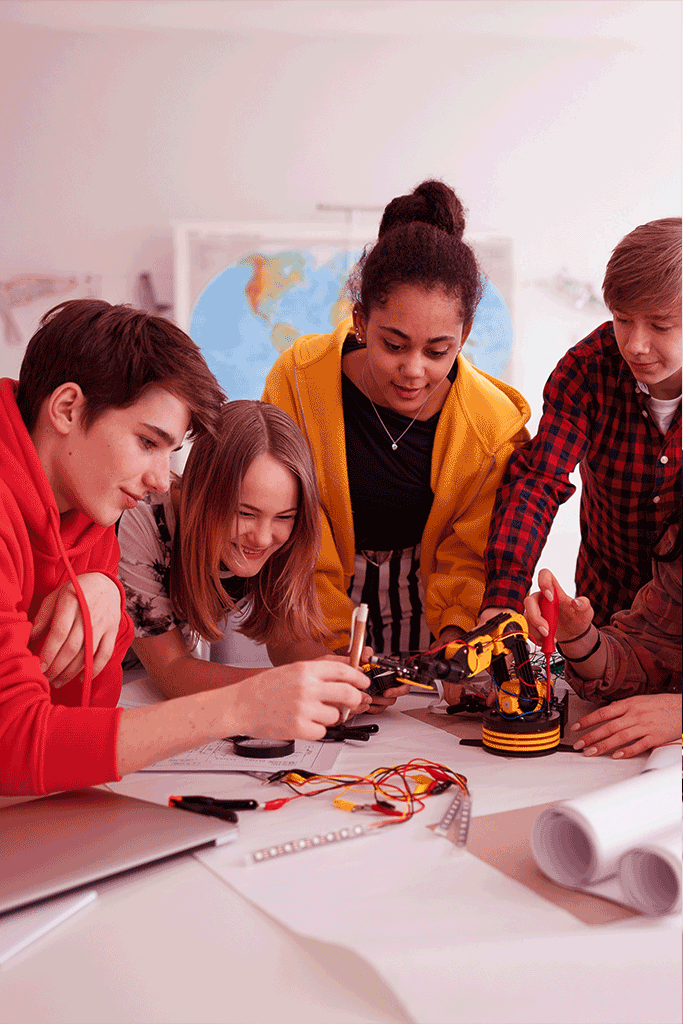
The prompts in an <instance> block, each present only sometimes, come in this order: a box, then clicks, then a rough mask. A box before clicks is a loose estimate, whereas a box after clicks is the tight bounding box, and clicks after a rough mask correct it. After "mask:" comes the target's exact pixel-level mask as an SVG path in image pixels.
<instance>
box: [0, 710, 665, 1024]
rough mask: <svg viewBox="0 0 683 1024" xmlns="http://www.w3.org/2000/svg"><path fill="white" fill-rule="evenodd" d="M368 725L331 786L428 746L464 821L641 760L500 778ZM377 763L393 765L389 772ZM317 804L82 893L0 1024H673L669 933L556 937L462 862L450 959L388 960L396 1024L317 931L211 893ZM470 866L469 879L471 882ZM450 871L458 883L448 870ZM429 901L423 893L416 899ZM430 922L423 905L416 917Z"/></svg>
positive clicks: (27, 964) (313, 822)
mask: <svg viewBox="0 0 683 1024" xmlns="http://www.w3.org/2000/svg"><path fill="white" fill-rule="evenodd" d="M425 703H426V701H425V699H424V698H416V697H413V696H409V697H407V698H403V699H402V702H401V705H402V706H403V707H411V706H413V707H414V706H416V705H419V706H425ZM377 721H378V723H379V724H380V733H379V734H378V735H377V736H376V737H373V739H372V740H371V741H370V742H369V743H368V744H364V745H362V747H361V745H360V744H354V745H353V747H351V746H350V745H349V746H346V745H345V748H344V750H343V751H342V753H341V755H340V758H339V760H338V761H337V765H336V768H335V770H337V771H351V772H357V771H361V770H368V769H369V768H374V767H378V766H379V765H380V764H387V763H389V764H392V763H397V762H398V761H400V760H403V759H405V753H404V751H402V750H400V749H399V748H400V744H397V739H396V737H399V736H401V737H405V738H407V743H408V745H409V742H410V738H411V737H413V736H414V737H415V738H416V739H418V738H419V747H420V749H416V750H414V752H413V753H414V756H423V757H427V758H430V757H432V753H431V751H430V749H424V747H425V746H426V745H427V746H428V745H429V738H430V737H433V741H434V749H435V750H437V752H438V753H439V754H440V756H437V757H435V758H434V759H436V760H443V761H445V763H448V764H450V765H451V767H453V768H455V769H456V770H459V771H464V772H465V774H467V775H468V778H469V780H470V785H471V788H472V789H473V791H474V813H475V814H486V813H492V812H495V811H498V810H506V809H511V808H514V807H523V806H531V805H534V804H537V803H543V802H545V801H548V800H556V799H564V798H567V797H571V796H573V795H576V794H578V793H580V792H585V791H587V790H589V789H595V788H599V787H600V786H604V785H608V784H609V783H610V781H615V782H616V781H619V780H620V779H623V778H628V777H629V776H630V775H631V774H634V773H635V772H637V771H640V770H641V769H642V766H643V764H644V760H645V758H644V757H641V758H636V759H633V761H630V762H624V761H621V762H611V761H610V760H609V759H605V758H600V759H588V758H584V757H582V756H581V755H578V754H576V755H575V754H555V755H552V756H550V757H547V758H540V759H531V760H519V761H514V762H512V761H509V760H507V759H503V758H496V757H492V756H491V755H489V754H487V753H485V752H484V751H482V750H478V749H476V748H462V747H458V746H457V745H455V744H453V747H452V754H451V756H450V757H449V759H448V760H446V759H445V758H444V757H443V756H441V751H442V750H443V749H444V742H446V743H449V744H450V743H452V742H453V741H452V738H451V737H449V736H448V735H447V734H446V733H444V732H443V731H442V730H438V729H433V728H431V727H428V726H425V725H424V724H423V723H420V722H416V721H415V720H414V719H413V718H410V717H407V716H405V715H402V714H401V713H400V712H399V711H398V710H392V711H390V712H389V713H388V715H387V716H382V717H380V718H378V719H377ZM383 722H384V728H382V725H383ZM473 728H475V730H476V727H474V726H473V723H472V722H469V723H467V725H463V732H464V733H467V734H471V732H472V729H473ZM425 730H427V731H425ZM437 737H438V739H437ZM392 751H393V752H394V753H396V754H398V755H399V756H397V757H395V758H394V759H393V760H391V754H392ZM111 788H112V789H114V790H116V791H117V792H122V793H128V794H130V795H133V796H137V797H140V798H143V799H152V800H157V801H159V802H163V803H165V802H166V800H167V798H168V796H169V795H170V794H171V793H190V792H202V793H206V794H211V795H226V796H227V795H230V796H257V797H258V798H261V799H264V793H267V798H271V797H274V796H275V795H281V791H280V790H277V791H276V792H274V791H273V790H275V789H276V787H272V786H271V787H270V788H269V789H268V790H267V791H266V790H265V787H264V788H261V787H260V784H259V783H258V782H256V780H254V779H251V778H249V777H246V776H234V775H230V776H225V775H211V776H207V775H196V774H193V775H179V774H173V775H149V774H140V773H139V774H137V775H133V776H128V777H127V778H126V779H124V780H122V782H120V783H116V784H113V785H112V786H111ZM282 795H284V794H282ZM318 799H322V800H327V798H317V799H316V800H310V801H304V800H300V801H297V802H296V803H295V804H293V805H289V807H288V808H284V809H283V810H282V811H280V812H273V813H272V815H269V814H266V813H265V812H260V811H257V812H245V813H243V814H241V815H240V830H241V836H240V839H239V840H238V842H237V843H236V844H234V846H231V847H229V848H224V850H223V851H222V852H219V851H216V858H217V860H216V867H215V869H214V868H212V865H211V863H210V861H211V857H203V856H202V861H200V860H198V859H197V858H196V857H194V856H192V855H190V854H185V855H181V856H179V857H176V858H173V859H172V860H170V861H166V862H163V863H159V864H154V865H150V866H148V867H146V868H141V869H138V870H137V871H135V872H132V873H129V874H127V875H124V876H118V877H116V878H112V879H109V880H106V881H104V882H100V883H98V884H97V885H96V886H95V888H96V889H97V891H98V894H99V898H98V899H97V900H96V901H95V902H94V903H92V904H91V905H90V906H88V907H87V908H85V909H84V910H83V911H81V912H80V913H78V914H77V915H75V916H74V917H73V918H71V919H70V920H69V921H67V922H65V923H64V925H62V926H60V927H59V928H58V929H56V930H55V931H54V932H52V933H50V934H48V935H46V936H45V937H44V938H42V939H40V940H38V941H37V942H36V943H34V944H33V945H32V946H30V947H28V948H27V949H26V950H25V951H23V952H22V953H19V954H18V955H17V956H16V957H14V958H13V959H12V960H11V961H10V962H9V963H8V964H7V965H6V966H5V968H4V969H2V970H0V1021H2V1022H3V1024H48V1022H55V1024H56V1022H65V1024H77V1022H88V1024H98V1022H103V1024H104V1022H111V1024H128V1022H130V1024H134V1022H143V1021H144V1022H147V1021H149V1022H182V1024H184V1022H188V1024H189V1022H195V1021H196V1022H202V1024H209V1022H213V1021H216V1022H223V1024H289V1022H291V1024H308V1022H311V1024H356V1022H358V1024H374V1022H377V1024H380V1022H388V1024H403V1022H410V1021H415V1020H417V1021H421V1022H424V1024H435V1022H436V1021H446V1022H448V1024H451V1022H453V1024H455V1022H459V1021H463V1022H468V1024H489V1022H490V1024H514V1022H517V1021H519V1022H520V1024H532V1022H535V1021H538V1022H539V1024H564V1022H566V1024H583V1022H585V1024H640V1022H643V1024H669V1022H676V1024H678V1022H679V1021H680V1019H681V1001H680V919H678V918H667V919H657V920H654V921H653V920H649V919H646V918H642V917H637V918H633V919H631V920H629V921H627V922H625V923H622V924H616V925H609V926H602V927H598V926H593V927H590V926H587V925H583V924H581V923H580V922H578V921H575V920H574V919H572V921H571V923H569V922H567V923H565V922H564V919H562V921H561V924H562V926H561V927H559V928H558V929H555V928H554V926H553V925H552V923H550V922H551V917H550V916H548V915H546V914H545V907H546V906H547V907H549V906H550V905H549V904H548V905H546V904H545V901H542V903H543V906H541V905H540V904H538V903H537V902H535V901H538V898H537V897H535V896H533V894H529V900H528V902H527V903H525V902H524V900H522V901H520V887H518V886H517V884H516V883H514V882H512V881H511V880H509V879H506V878H505V877H504V876H503V875H501V874H500V873H499V872H496V871H495V870H494V869H493V868H489V867H488V866H486V865H480V862H478V861H476V859H475V858H471V865H470V866H469V867H468V870H469V869H470V868H471V871H470V874H468V875H467V877H471V878H473V879H477V880H478V881H477V882H476V883H472V884H471V885H463V887H462V892H458V903H457V905H456V909H455V910H454V914H453V935H454V937H457V938H454V941H453V945H452V947H451V946H449V945H447V944H445V943H440V944H439V945H438V947H437V948H432V949H430V950H424V949H415V950H414V951H411V954H410V956H409V957H406V958H405V965H404V964H403V963H402V962H401V960H400V959H399V960H397V961H396V962H395V963H394V964H393V967H394V968H395V969H396V970H397V971H398V975H397V976H399V977H404V976H405V972H407V971H409V972H410V977H411V978H412V979H413V982H414V984H413V988H414V990H415V998H414V999H413V1000H412V1003H411V1009H410V1010H409V1009H407V1002H408V1000H406V999H403V998H401V997H399V996H398V995H397V994H395V991H394V990H393V989H392V988H391V987H390V986H389V984H388V983H387V982H386V981H385V980H383V978H382V976H381V974H382V973H383V974H384V977H385V978H386V977H389V976H390V974H391V970H390V969H389V970H388V972H387V971H386V970H383V971H382V972H380V971H378V970H376V969H375V967H374V966H372V964H371V962H370V961H369V960H368V959H366V958H364V957H363V956H361V955H359V954H358V953H357V952H354V951H353V950H352V949H350V948H349V947H348V945H345V944H344V943H343V942H341V941H340V940H339V934H340V932H339V928H340V927H341V925H338V924H336V923H335V924H331V925H330V928H329V935H326V934H325V929H324V928H323V929H322V930H321V929H320V928H318V929H317V931H316V929H309V930H308V933H305V929H304V930H303V931H301V932H298V931H295V930H293V929H292V928H289V927H286V926H285V925H283V924H282V923H280V922H279V921H278V920H277V919H276V917H274V916H272V915H271V914H268V913H265V912H264V911H263V910H261V909H259V908H258V907H257V906H256V905H255V904H254V902H253V901H252V900H250V899H247V898H245V897H244V896H242V895H240V894H239V893H238V892H237V891H236V889H235V888H234V887H233V886H232V885H231V884H229V882H227V881H226V880H225V878H224V877H219V876H220V871H221V863H227V861H225V858H228V859H229V861H230V863H231V864H234V863H238V862H239V860H240V858H243V857H244V855H246V854H247V853H248V852H249V851H250V850H253V849H255V848H258V847H260V846H262V845H264V841H263V839H264V836H267V837H268V838H269V839H270V840H271V841H272V842H279V841H284V840H286V839H292V838H295V837H297V836H299V835H302V834H310V833H313V832H316V831H319V830H320V828H321V827H322V828H324V827H328V826H329V821H330V817H329V815H330V813H331V812H330V808H329V801H328V802H327V804H326V805H325V807H323V806H322V804H320V803H318V802H317V800H318ZM449 799H450V798H449V795H448V793H446V794H444V795H443V796H442V797H438V798H434V799H433V800H431V801H429V802H428V805H427V807H428V809H427V811H425V812H423V814H422V815H420V816H418V817H416V818H415V819H413V821H412V822H409V823H407V824H406V826H405V828H406V829H414V830H415V833H414V834H415V836H416V837H418V838H420V837H422V838H424V827H425V826H426V825H427V824H428V823H430V822H434V821H436V820H438V818H439V817H440V814H441V813H443V810H445V807H446V806H447V805H448V802H449ZM303 805H305V807H304V806H303ZM430 805H433V807H432V806H430ZM290 808H291V809H294V808H296V814H294V813H292V814H291V815H288V811H289V810H290ZM333 813H335V814H338V815H339V816H340V818H343V820H341V821H337V825H338V827H341V825H343V824H348V823H349V821H350V820H351V819H350V817H348V816H346V815H343V814H342V812H336V811H334V812H333ZM420 818H421V819H424V820H423V821H420V820H419V819H420ZM403 828H404V826H397V831H396V833H395V834H396V837H397V840H396V841H397V848H398V846H400V843H399V842H398V837H399V832H398V830H399V829H403ZM420 829H421V830H423V831H422V832H420V831H419V830H420ZM264 830H265V831H264ZM392 831H393V830H392V829H387V830H383V833H384V834H383V835H382V840H381V841H382V843H383V845H384V847H385V848H388V847H389V846H390V845H391V843H390V837H391V833H392ZM402 835H403V838H402V839H401V840H400V842H403V843H405V842H406V841H407V839H406V837H407V835H408V833H407V832H405V833H403V834H402ZM376 842H379V840H370V839H367V840H366V839H360V840H357V841H355V843H356V844H357V846H356V850H359V849H360V847H361V846H362V847H363V848H364V849H365V850H367V851H368V855H369V856H372V855H373V853H372V851H373V844H374V843H376ZM442 842H443V843H446V840H443V841H442ZM349 849H350V847H349ZM374 849H376V847H375V848H374ZM329 852H330V853H331V852H332V851H329ZM219 853H220V857H223V858H224V860H223V862H221V861H220V858H219ZM318 856H321V857H322V856H324V854H323V853H318V852H317V851H312V852H310V853H302V854H298V855H296V859H297V865H296V868H294V867H292V868H291V869H290V870H291V871H292V872H295V873H294V874H293V875H291V878H292V879H296V880H297V882H298V884H300V887H301V899H302V901H305V900H306V897H307V887H306V880H307V874H308V872H309V871H310V868H311V862H310V861H309V862H308V864H307V860H306V858H316V857H318ZM355 856H356V857H358V853H356V854H355ZM465 856H466V857H470V855H469V854H466V855H465ZM292 863H293V861H292ZM361 863H362V858H361ZM477 865H480V869H479V868H477V869H476V870H475V868H476V866H477ZM271 867H273V868H274V867H275V865H258V866H255V867H253V868H251V869H249V870H251V871H252V872H256V873H258V872H259V871H268V870H269V869H270V868H271ZM230 870H231V869H229V870H228V871H227V875H228V876H229V874H230ZM458 870H463V869H462V865H461V866H460V867H459V869H458ZM361 871H362V868H361ZM477 871H478V873H477ZM482 872H483V873H482ZM486 872H488V874H486ZM224 873H225V872H224ZM258 877H259V876H258V874H253V875H252V876H251V884H252V885H253V884H256V885H257V888H258V884H257V883H258ZM463 877H464V876H463ZM254 880H256V882H255V881H254ZM418 881H419V880H418ZM311 891H312V890H311ZM359 891H362V886H359ZM433 895H434V894H433V890H432V892H431V897H432V898H433ZM532 897H533V898H532ZM351 898H352V897H351V896H349V897H348V898H347V902H348V901H349V900H350V899H351ZM339 899H340V901H344V899H345V894H344V892H343V891H340V892H339ZM428 906H429V899H427V892H426V890H425V908H427V907H428ZM515 906H520V907H522V910H521V911H519V912H518V913H517V915H516V916H515V915H513V914H512V909H513V907H515ZM525 906H526V907H527V909H528V914H527V915H525V912H524V907H525ZM426 912H427V913H428V911H426ZM506 914H507V915H508V918H509V919H510V920H511V921H514V922H516V924H515V925H514V926H512V927H511V926H510V925H507V924H504V922H505V921H506V920H507V918H506ZM558 914H559V911H558ZM477 915H479V916H477ZM568 916H569V915H567V917H568ZM553 920H554V919H553ZM558 921H560V918H558ZM424 926H425V923H424V921H423V922H422V927H423V928H424ZM311 935H314V937H311ZM397 955H398V954H397ZM383 966H386V965H383ZM391 966H392V965H389V968H391ZM404 968H405V970H404ZM438 972H442V973H441V974H439V973H438ZM440 977H442V978H444V979H447V981H448V986H450V988H445V987H444V989H443V991H441V992H440V997H441V998H440V1001H439V999H438V998H436V996H435V998H434V1001H433V1003H430V998H429V993H430V985H433V979H434V978H436V979H437V980H438V979H439V978H440ZM422 979H423V980H424V984H421V980H422ZM445 984H446V983H445V982H444V985H445ZM395 987H396V986H394V988H395ZM437 987H439V986H437ZM449 992H452V993H453V998H452V1000H449V1001H447V1002H446V1008H445V1009H444V998H445V993H449ZM451 1008H452V1009H451ZM432 1013H433V1016H432ZM451 1013H452V1015H451Z"/></svg>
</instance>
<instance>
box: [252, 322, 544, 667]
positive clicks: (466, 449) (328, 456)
mask: <svg viewBox="0 0 683 1024" xmlns="http://www.w3.org/2000/svg"><path fill="white" fill-rule="evenodd" d="M352 329H353V328H352V322H351V319H350V318H349V319H347V320H344V321H342V323H341V324H339V326H338V327H337V329H336V330H335V331H334V332H333V333H332V334H309V335H304V336H303V337H301V338H298V339H297V340H296V341H295V342H294V344H293V345H292V347H291V348H289V349H287V350H286V351H285V352H283V353H282V355H281V356H280V357H279V358H278V360H277V362H276V363H275V365H274V366H273V368H272V370H271V371H270V373H269V374H268V377H267V379H266V387H265V390H264V392H263V401H264V402H270V403H271V404H272V405H277V406H279V407H280V408H281V409H283V410H284V411H285V412H287V413H289V415H290V416H291V417H292V419H293V420H295V422H296V423H298V425H299V426H300V428H301V430H302V431H303V433H304V435H305V436H306V438H307V439H308V443H309V445H310V448H311V451H312V453H313V461H314V463H315V469H316V474H317V477H318V485H319V487H320V500H321V504H322V516H321V519H322V544H321V548H320V552H319V555H318V562H317V565H316V587H317V591H318V597H319V599H320V604H321V606H322V610H323V614H324V615H325V617H326V619H327V622H328V625H329V626H330V629H331V630H333V632H334V634H335V635H334V638H333V639H332V640H331V641H329V646H330V647H331V648H332V649H333V650H335V649H339V648H341V647H345V646H348V643H349V629H350V623H351V612H352V610H353V606H352V603H351V601H350V599H349V597H348V596H347V590H348V588H349V586H350V584H351V577H352V576H353V572H354V556H355V545H354V535H353V516H352V511H351V498H350V494H349V480H348V473H347V468H346V442H345V435H344V414H343V409H342V394H341V354H342V346H343V344H344V339H345V338H346V335H347V334H348V333H349V332H350V331H351V330H352ZM529 414H530V410H529V406H528V405H527V403H526V401H525V400H524V398H523V397H522V395H520V394H519V392H518V391H516V390H515V389H514V388H512V387H510V385H509V384H505V383H503V382H502V381H500V380H496V378H495V377H490V376H489V375H488V374H486V373H483V372H482V371H481V370H478V369H476V368H475V367H474V366H472V364H471V363H470V362H468V360H467V359H465V358H464V357H463V356H462V355H459V356H458V374H457V377H456V379H455V382H454V383H453V384H452V385H451V389H450V391H449V393H448V397H447V399H446V402H445V404H444V406H443V408H442V410H441V415H440V417H439V424H438V427H437V430H436V437H435V438H434V447H433V449H432V466H431V488H432V491H433V492H434V501H433V504H432V509H431V512H430V514H429V518H428V520H427V524H426V526H425V530H424V533H423V535H422V547H421V558H420V571H421V575H422V582H423V586H424V589H425V595H426V603H425V604H426V606H425V618H426V621H427V625H428V626H429V628H430V630H431V631H432V633H433V634H434V636H436V637H438V636H439V634H440V633H441V631H442V630H443V629H445V628H446V626H451V625H455V626H460V627H461V628H462V629H465V630H470V629H472V627H473V626H474V624H475V621H476V619H477V615H478V613H479V607H480V605H481V601H482V597H483V593H484V561H483V555H484V547H485V545H486V539H487V535H488V528H489V522H490V519H491V513H492V511H493V502H494V499H495V496H496V489H497V487H498V484H499V483H500V481H501V478H502V476H503V472H504V470H505V466H506V465H507V461H508V459H509V457H510V454H511V453H512V451H513V449H515V448H517V447H518V446H519V445H520V444H522V443H523V442H524V441H526V440H528V438H529V434H528V432H527V430H526V428H525V426H524V424H525V423H526V422H527V420H528V419H529ZM368 486H369V487H370V486H372V483H371V481H368Z"/></svg>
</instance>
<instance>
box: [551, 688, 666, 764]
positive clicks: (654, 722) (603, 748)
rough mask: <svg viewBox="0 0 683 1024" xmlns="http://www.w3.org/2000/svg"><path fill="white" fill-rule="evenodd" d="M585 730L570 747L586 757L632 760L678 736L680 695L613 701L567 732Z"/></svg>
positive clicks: (655, 695) (648, 695) (649, 694)
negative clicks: (602, 756) (604, 755)
mask: <svg viewBox="0 0 683 1024" xmlns="http://www.w3.org/2000/svg"><path fill="white" fill-rule="evenodd" d="M580 729H589V730H590V732H588V733H586V734H585V735H584V736H582V737H581V739H580V740H578V741H577V742H576V743H575V744H574V749H575V750H583V753H584V754H585V756H586V757H593V756H595V755H597V754H608V753H610V752H611V751H612V752H613V753H612V757H615V758H618V757H635V756H636V755H637V754H642V753H643V752H644V751H646V750H650V749H651V748H652V747H659V746H661V745H662V744H663V743H671V741H672V740H677V739H678V738H679V737H680V735H681V695H680V694H679V693H647V694H642V695H640V696H637V697H626V698H625V699H624V700H615V701H614V703H613V704H608V705H607V706H606V707H604V708H598V710H597V711H592V712H591V713H590V714H589V715H584V717H583V718H581V719H579V721H578V722H576V723H575V724H574V725H572V726H571V729H570V731H571V732H577V731H578V730H580Z"/></svg>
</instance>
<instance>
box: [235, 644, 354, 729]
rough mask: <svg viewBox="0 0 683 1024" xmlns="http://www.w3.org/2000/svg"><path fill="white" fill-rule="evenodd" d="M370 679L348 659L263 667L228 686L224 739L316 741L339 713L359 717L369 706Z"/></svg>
mask: <svg viewBox="0 0 683 1024" xmlns="http://www.w3.org/2000/svg"><path fill="white" fill-rule="evenodd" d="M369 685H370V680H369V678H368V677H367V676H366V675H364V674H363V673H362V672H360V671H358V669H355V668H351V666H350V665H349V664H348V659H343V658H335V657H330V658H327V657H325V658H319V659H317V660H316V661H300V662H294V663H292V664H290V665H281V666H280V667H278V668H271V669H267V670H266V671H265V672H260V673H259V674H258V675H255V676H252V677H251V678H250V679H247V680H245V681H244V682H241V683H235V684H233V685H232V686H230V687H229V688H226V691H225V693H226V701H227V704H228V707H227V709H226V710H227V712H228V715H229V722H228V723H227V724H226V726H225V735H226V736H227V735H234V734H235V733H238V732H239V733H242V734H244V735H247V736H253V737H255V738H258V739H267V740H268V739H302V740H320V739H322V738H323V736H324V735H325V731H326V729H327V727H328V726H330V725H337V723H338V722H339V721H340V712H342V713H343V712H344V711H346V710H347V709H348V711H349V712H350V713H351V714H358V712H360V711H363V710H365V709H366V707H367V706H368V705H369V703H370V698H369V696H368V695H367V694H365V693H364V692H363V690H365V689H366V688H367V687H368V686H369Z"/></svg>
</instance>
